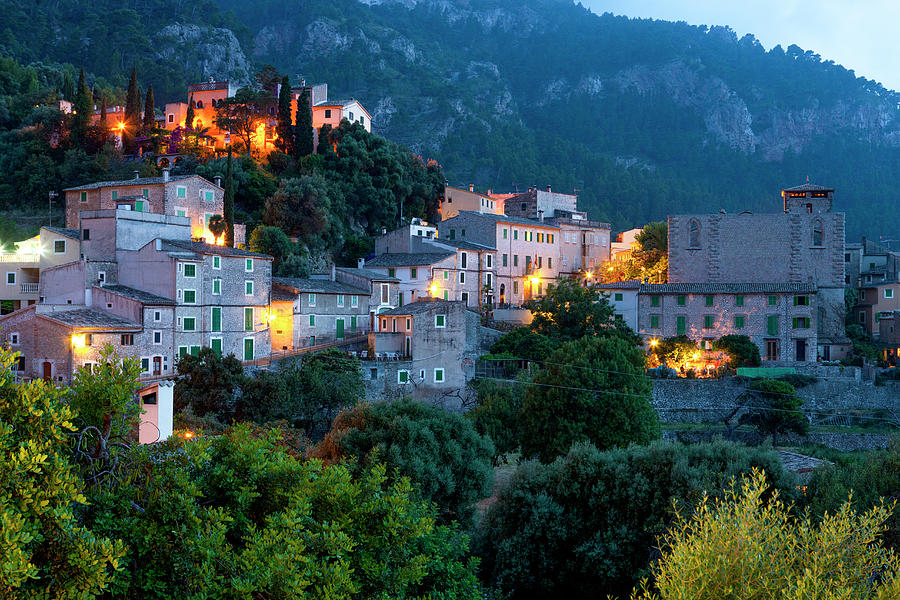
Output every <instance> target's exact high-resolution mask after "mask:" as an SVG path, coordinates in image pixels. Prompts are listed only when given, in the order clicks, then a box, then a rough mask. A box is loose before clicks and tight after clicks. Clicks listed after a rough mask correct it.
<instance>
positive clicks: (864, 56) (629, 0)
mask: <svg viewBox="0 0 900 600" xmlns="http://www.w3.org/2000/svg"><path fill="white" fill-rule="evenodd" d="M581 3H582V4H583V5H585V6H587V7H588V8H590V9H591V10H593V11H594V12H596V13H598V14H601V13H604V12H611V13H613V14H617V15H626V16H629V17H642V18H648V17H650V18H654V19H664V20H666V21H686V22H688V23H690V24H692V25H728V26H730V27H731V28H732V29H734V30H735V32H737V34H738V37H740V36H742V35H744V34H745V33H752V34H753V35H755V36H756V38H757V39H758V40H759V41H760V42H761V43H762V44H763V46H765V48H766V49H767V50H768V49H770V48H772V47H773V46H776V45H777V44H781V46H782V47H783V48H787V47H788V46H790V45H791V44H797V45H798V46H800V47H801V48H803V49H804V50H812V51H814V52H816V53H818V54H819V55H821V56H822V60H826V59H831V60H833V61H834V62H836V63H838V64H841V65H843V66H844V67H846V68H848V69H853V70H854V71H855V72H856V74H857V75H858V76H862V77H866V78H867V79H874V80H876V81H879V82H881V83H882V84H883V85H884V86H885V87H888V88H891V89H894V90H900V68H898V67H897V62H896V56H897V53H898V50H900V41H898V37H897V31H896V29H897V23H898V22H900V2H897V1H896V0H859V1H852V2H851V1H850V0H755V1H752V2H731V1H728V0H726V1H722V0H690V1H679V2H673V1H672V0H581Z"/></svg>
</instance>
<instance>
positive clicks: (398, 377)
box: [397, 369, 412, 385]
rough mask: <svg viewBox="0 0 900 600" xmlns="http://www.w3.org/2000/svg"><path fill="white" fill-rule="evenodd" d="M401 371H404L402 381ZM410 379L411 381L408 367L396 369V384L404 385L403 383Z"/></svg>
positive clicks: (408, 381)
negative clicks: (404, 376) (404, 379)
mask: <svg viewBox="0 0 900 600" xmlns="http://www.w3.org/2000/svg"><path fill="white" fill-rule="evenodd" d="M401 373H406V381H402V380H401V379H400V375H401ZM411 381H412V379H411V377H410V372H409V369H398V370H397V385H404V384H407V383H410V382H411Z"/></svg>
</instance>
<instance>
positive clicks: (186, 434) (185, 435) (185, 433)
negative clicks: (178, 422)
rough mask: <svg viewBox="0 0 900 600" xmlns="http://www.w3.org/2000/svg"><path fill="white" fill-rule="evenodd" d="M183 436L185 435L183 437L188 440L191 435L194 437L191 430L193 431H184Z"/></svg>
mask: <svg viewBox="0 0 900 600" xmlns="http://www.w3.org/2000/svg"><path fill="white" fill-rule="evenodd" d="M184 437H185V439H188V440H189V439H191V438H192V437H194V432H193V431H185V432H184Z"/></svg>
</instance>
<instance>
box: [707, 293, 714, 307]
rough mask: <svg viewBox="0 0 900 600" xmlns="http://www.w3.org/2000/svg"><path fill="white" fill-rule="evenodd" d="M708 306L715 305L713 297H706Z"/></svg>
mask: <svg viewBox="0 0 900 600" xmlns="http://www.w3.org/2000/svg"><path fill="white" fill-rule="evenodd" d="M706 305H707V306H712V305H713V297H712V296H710V295H707V296H706Z"/></svg>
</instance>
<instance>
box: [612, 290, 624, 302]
mask: <svg viewBox="0 0 900 600" xmlns="http://www.w3.org/2000/svg"><path fill="white" fill-rule="evenodd" d="M622 298H624V296H623V295H622V292H616V294H615V296H614V299H615V301H616V302H621V301H622Z"/></svg>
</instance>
